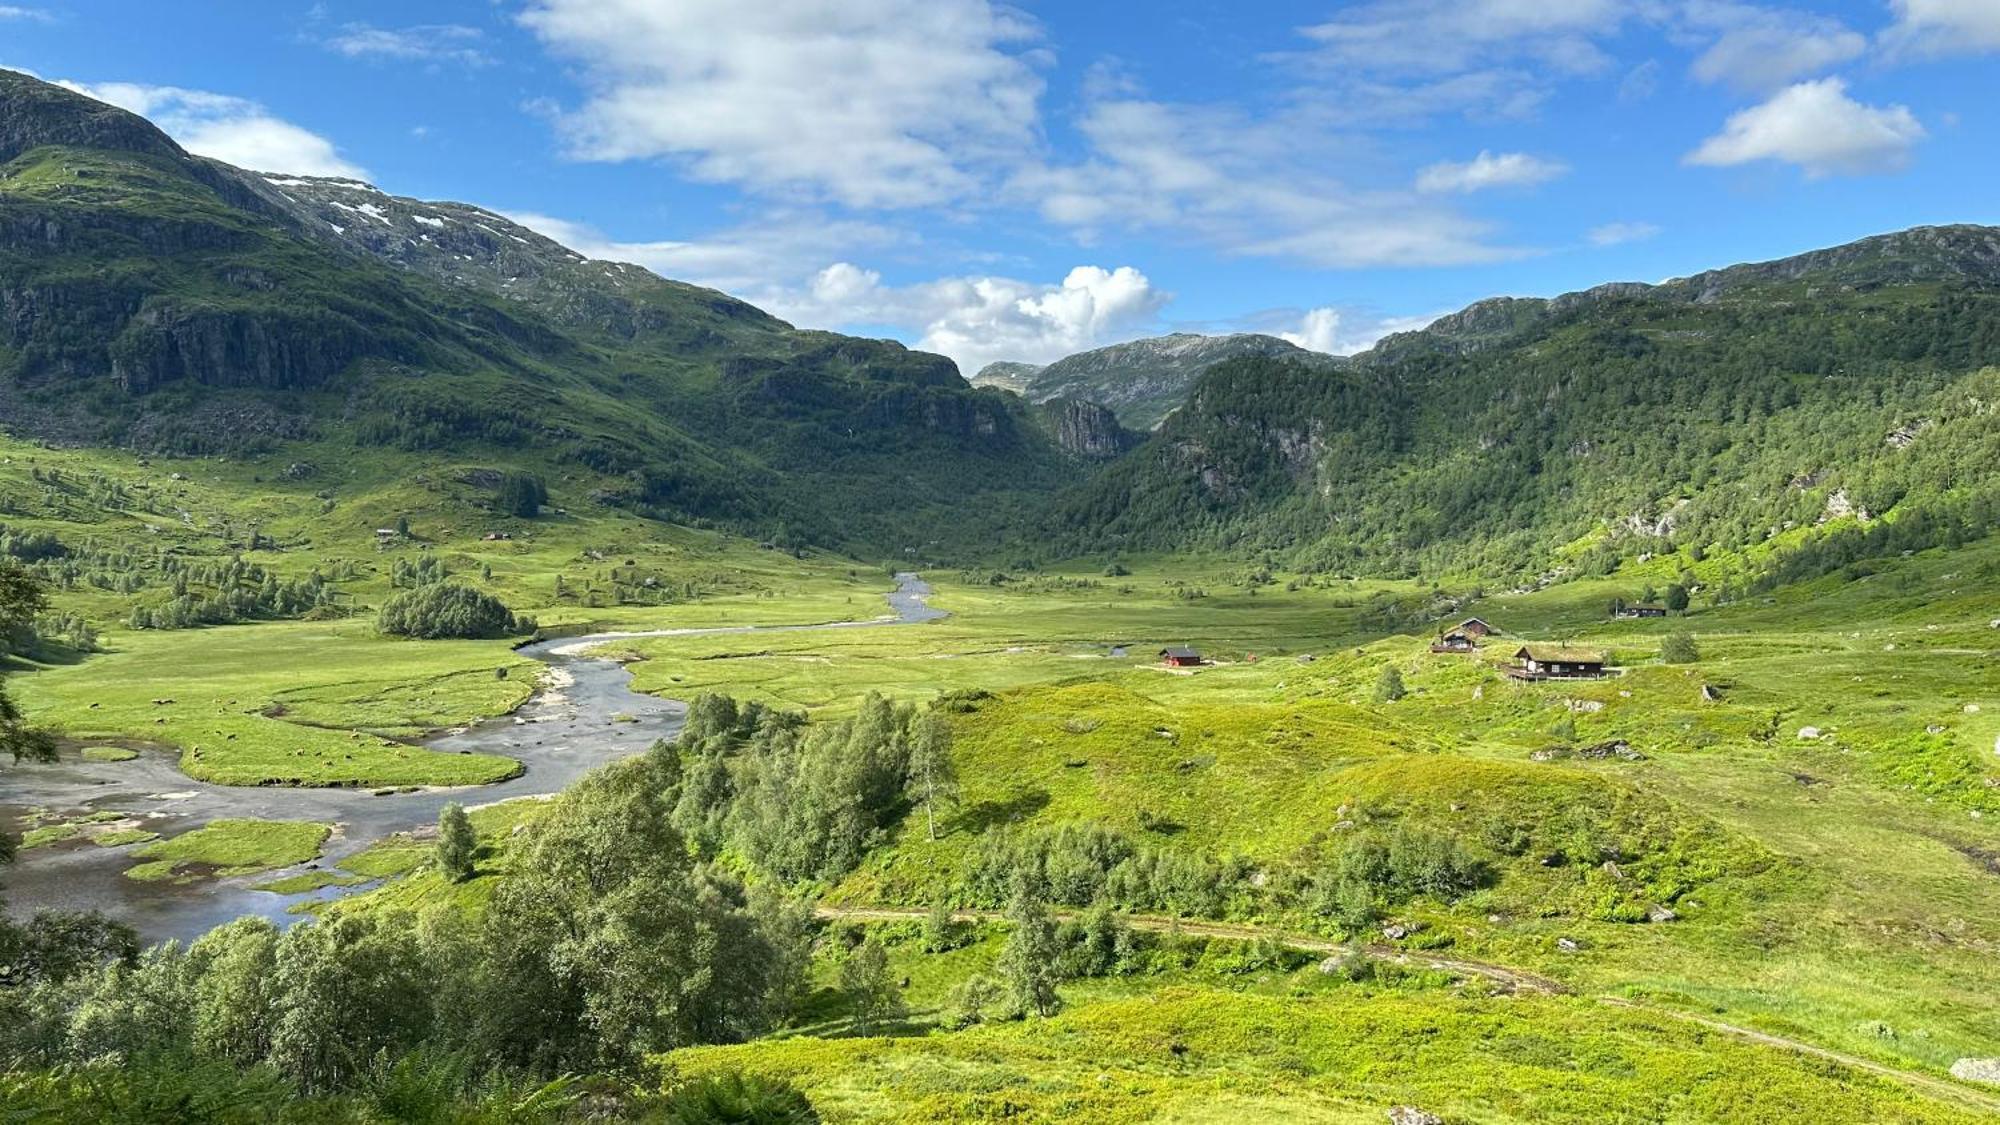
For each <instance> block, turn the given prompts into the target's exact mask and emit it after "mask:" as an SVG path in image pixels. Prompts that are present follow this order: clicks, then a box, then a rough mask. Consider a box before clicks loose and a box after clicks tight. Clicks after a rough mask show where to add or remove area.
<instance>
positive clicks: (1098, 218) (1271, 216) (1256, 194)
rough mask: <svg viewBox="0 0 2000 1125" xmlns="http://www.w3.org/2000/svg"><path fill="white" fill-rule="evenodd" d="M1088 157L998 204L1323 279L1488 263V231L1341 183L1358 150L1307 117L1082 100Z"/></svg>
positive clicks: (1042, 172)
mask: <svg viewBox="0 0 2000 1125" xmlns="http://www.w3.org/2000/svg"><path fill="white" fill-rule="evenodd" d="M1077 124H1078V128H1079V129H1080V131H1081V132H1082V133H1083V135H1084V136H1085V138H1086V139H1087V140H1088V141H1089V143H1090V149H1091V156H1090V157H1089V158H1087V159H1085V160H1083V161H1080V162H1078V163H1075V164H1070V165H1062V166H1039V167H1032V168H1028V169H1024V170H1023V171H1022V172H1021V173H1019V174H1018V175H1017V176H1016V177H1015V179H1014V180H1013V182H1012V183H1011V185H1010V190H1009V197H1010V198H1012V199H1016V200H1019V201H1021V202H1023V203H1026V204H1028V205H1031V206H1033V207H1035V208H1036V209H1037V210H1038V211H1039V212H1040V213H1041V215H1042V216H1043V218H1045V219H1047V220H1048V221H1050V222H1053V223H1055V224H1057V225H1059V226H1063V227H1067V228H1069V229H1071V230H1072V231H1074V232H1076V233H1077V234H1078V235H1079V236H1080V237H1082V238H1083V239H1085V240H1086V241H1089V240H1091V239H1093V238H1095V237H1096V236H1098V235H1099V234H1101V233H1102V232H1103V231H1105V230H1108V229H1113V228H1118V229H1126V230H1141V231H1165V232H1167V233H1169V234H1171V235H1173V236H1176V237H1179V238H1192V239H1194V240H1197V241H1200V242H1203V243H1206V244H1208V245H1211V246H1214V247H1216V248H1218V249H1220V250H1222V251H1223V252H1225V253H1229V254H1236V255H1244V256H1250V257H1270V258H1284V259H1289V260H1294V261H1299V262H1304V263H1307V264H1311V265H1317V266H1326V267H1332V268H1345V267H1363V266H1383V265H1395V266H1420V265H1447V264H1461V263H1466V262H1485V261H1494V260H1497V259H1500V258H1505V257H1510V256H1513V255H1514V254H1515V252H1514V251H1510V250H1508V249H1505V248H1502V247H1495V246H1492V245H1490V244H1489V243H1488V242H1487V241H1486V239H1487V235H1488V234H1489V228H1488V227H1487V225H1486V224H1484V223H1482V222H1479V221H1477V220H1474V219H1470V218H1467V217H1466V216H1464V215H1462V214H1460V213H1458V212H1457V211H1455V210H1452V209H1450V208H1449V207H1447V206H1444V205H1442V204H1440V203H1438V202H1437V201H1434V200H1427V199H1421V198H1418V197H1417V196H1415V195H1414V194H1412V193H1410V192H1407V191H1368V190H1362V189H1358V188H1355V187H1352V186H1349V185H1348V184H1346V183H1345V182H1343V181H1342V180H1341V179H1340V178H1339V177H1338V175H1336V170H1337V169H1338V168H1340V167H1342V166H1344V165H1345V164H1346V163H1347V162H1346V161H1345V160H1344V159H1343V158H1344V157H1345V156H1347V155H1348V154H1349V153H1350V152H1353V151H1356V150H1365V148H1366V147H1367V146H1365V145H1364V144H1362V143H1360V142H1357V141H1355V140H1354V139H1352V138H1349V137H1345V136H1342V135H1340V134H1338V133H1336V132H1332V131H1329V130H1328V129H1326V128H1325V127H1324V126H1323V124H1322V123H1321V122H1319V121H1318V120H1316V119H1314V118H1313V117H1312V116H1311V115H1310V113H1309V112H1307V111H1297V112H1273V113H1267V114H1261V115H1251V114H1246V113H1242V112H1238V111H1235V110H1232V109H1229V108H1226V107H1215V106H1188V105H1174V104H1168V103H1164V102H1156V101H1149V100H1146V99H1144V98H1140V97H1137V96H1132V95H1130V94H1119V95H1118V96H1113V97H1106V98H1100V99H1098V100H1095V101H1093V102H1091V103H1089V104H1088V105H1087V106H1086V108H1085V110H1084V113H1083V115H1082V117H1081V118H1080V119H1079V121H1078V123H1077Z"/></svg>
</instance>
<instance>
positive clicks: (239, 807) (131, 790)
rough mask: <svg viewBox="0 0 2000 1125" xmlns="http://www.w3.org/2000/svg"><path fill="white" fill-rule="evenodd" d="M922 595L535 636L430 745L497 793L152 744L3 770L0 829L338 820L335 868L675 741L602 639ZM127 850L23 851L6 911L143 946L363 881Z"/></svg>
mask: <svg viewBox="0 0 2000 1125" xmlns="http://www.w3.org/2000/svg"><path fill="white" fill-rule="evenodd" d="M930 592H931V591H930V587H929V586H928V585H927V584H926V583H925V582H924V581H923V580H922V579H921V578H919V577H918V576H916V575H914V574H898V575H897V576H896V589H895V590H894V591H893V592H892V593H890V594H889V596H888V599H889V609H890V611H891V612H890V613H889V614H888V615H886V616H883V617H878V618H875V619H874V620H870V621H841V622H834V623H829V624H823V625H770V626H757V625H744V626H735V627H731V628H720V629H662V630H656V631H652V632H635V633H595V634H591V635H588V636H580V637H564V638H559V639H556V640H548V641H539V642H536V643H534V644H530V645H527V646H524V647H523V648H522V649H521V650H520V651H521V653H522V654H523V655H526V656H531V657H534V658H535V659H537V660H540V661H542V662H544V663H545V664H547V665H548V666H549V667H548V671H547V673H546V674H545V677H544V682H543V685H542V687H541V688H540V689H539V690H538V691H536V693H535V694H534V695H533V696H532V697H531V698H530V699H529V700H528V701H527V702H526V703H524V704H523V705H522V706H521V707H520V708H518V709H517V710H515V711H514V712H513V713H512V714H509V715H504V716H501V717H499V718H495V719H489V720H487V721H485V722H482V723H478V724H476V725H474V726H471V727H468V728H465V729H462V730H455V731H451V732H448V733H445V734H442V735H439V736H438V737H435V738H432V739H430V740H429V741H427V742H425V743H424V746H425V747H427V748H428V749H431V750H436V751H439V752H442V753H459V752H461V751H466V752H475V753H481V754H500V755H505V756H506V757H510V758H514V759H516V760H518V761H519V762H520V763H521V764H522V766H523V771H522V773H521V774H520V775H519V776H517V777H514V778H512V779H509V780H507V781H502V782H498V783H495V784H492V785H481V786H472V787H462V788H455V789H427V790H422V791H419V792H414V793H394V794H388V795H384V796H374V795H372V794H370V793H369V792H368V791H367V790H361V789H274V788H241V787H231V786H220V785H209V784H206V783H203V782H199V781H195V780H193V779H191V778H189V777H188V776H187V775H186V774H184V773H182V772H181V771H180V767H179V765H178V758H179V755H178V754H176V753H174V752H172V751H167V750H148V751H145V752H143V753H142V754H141V756H140V757H139V758H137V759H135V760H133V761H129V762H88V761H84V760H83V759H82V758H81V757H80V756H78V754H77V752H75V751H65V752H64V754H63V757H62V759H61V760H60V761H58V762H56V763H54V764H50V765H27V764H23V765H20V766H18V767H11V768H6V769H0V825H10V826H14V827H18V825H19V822H20V821H21V819H22V818H23V817H24V816H25V815H26V814H27V812H28V811H29V810H31V809H35V808H38V807H39V808H48V809H55V810H64V811H78V810H81V811H83V812H115V813H118V814H120V815H121V816H123V817H130V818H134V819H137V820H138V821H140V822H141V824H142V826H143V827H146V828H148V829H151V830H153V831H156V832H160V833H161V834H163V835H175V834H178V833H180V832H185V831H187V830H189V829H192V828H196V827H199V826H200V825H202V824H206V823H208V822H209V821H211V820H216V819H219V818H224V817H259V818H264V819H271V820H310V821H320V822H323V823H329V824H333V825H334V826H335V827H334V834H333V837H332V839H330V840H328V841H327V845H326V847H325V849H324V850H323V851H322V853H321V856H320V858H319V860H318V861H317V862H315V863H314V864H312V865H309V866H310V867H331V866H333V865H334V864H336V863H338V862H339V861H340V860H342V859H344V858H346V857H347V856H350V855H352V854H354V853H355V852H357V851H360V850H361V849H362V848H365V847H367V846H368V845H370V844H372V843H374V842H376V841H377V840H380V839H382V838H384V837H386V836H389V835H392V834H394V833H396V832H401V831H407V830H409V829H413V828H419V827H422V826H424V825H429V824H435V823H437V817H438V813H439V811H440V810H442V809H443V808H444V806H445V805H447V804H450V803H452V802H454V801H456V802H460V803H463V804H466V805H480V804H487V803H490V802H494V801H505V800H510V799H513V798H516V797H534V796H542V795H546V794H551V793H556V792H560V791H561V790H562V789H564V788H565V787H567V786H568V785H569V784H570V783H571V782H573V781H575V780H576V779H577V778H578V777H581V776H582V775H583V774H584V773H586V772H588V771H589V770H591V769H594V768H596V767H597V766H600V765H603V764H604V763H606V762H611V761H616V760H618V759H620V758H624V757H628V756H630V755H632V754H636V753H639V752H640V751H643V750H644V749H645V748H646V747H648V746H650V745H652V744H653V742H654V741H656V740H658V739H662V738H672V737H674V736H675V735H677V734H679V733H680V729H681V725H682V723H683V721H684V719H685V717H686V714H687V707H686V705H685V704H684V703H683V702H681V701H678V700H670V699H661V698H659V697H657V696H651V695H643V694H640V693H638V692H635V691H633V690H632V686H631V684H632V673H631V672H630V671H629V670H628V669H626V668H625V667H624V666H623V665H621V664H619V663H617V662H615V661H612V660H607V659H604V658H602V657H597V656H592V655H590V652H589V650H591V649H593V648H595V647H597V646H599V645H602V644H605V643H607V642H612V641H619V640H637V639H641V638H649V637H703V636H723V635H729V634H740V633H785V632H805V631H814V630H826V629H853V628H865V627H871V626H880V625H911V624H917V623H921V622H925V621H934V620H937V619H938V618H941V617H944V616H946V614H945V613H944V611H943V610H938V609H933V608H931V607H930V606H929V605H928V604H926V601H925V599H926V598H927V596H928V595H929V594H930ZM129 852H130V849H129V848H104V847H99V846H97V845H96V844H93V843H90V842H88V841H86V840H72V841H67V842H64V843H59V844H53V845H46V846H43V847H39V848H35V849H32V850H27V851H23V852H21V853H20V855H19V857H18V862H17V863H15V864H14V865H13V867H12V868H10V869H8V870H7V871H6V872H5V875H4V884H5V890H4V894H5V896H6V898H7V908H8V912H9V913H12V914H16V915H23V916H25V915H28V914H32V913H33V912H35V911H37V910H102V911H104V912H105V913H106V914H109V915H110V916H112V917H114V918H118V919H120V920H122V921H125V922H128V923H130V924H131V925H132V926H134V927H135V928H136V929H138V931H139V933H140V935H141V936H142V937H143V938H145V939H146V940H147V941H164V940H168V939H179V940H183V941H185V940H190V939H192V938H194V937H197V936H199V935H201V934H203V933H205V932H207V931H208V930H210V929H212V928H213V927H215V926H218V925H221V924H222V923H224V922H228V921H230V920H231V919H234V918H238V917H242V916H244V915H253V914H254V915H261V916H263V917H266V918H271V919H273V920H276V921H280V922H283V921H287V920H291V919H295V918H297V917H298V916H299V915H298V914H297V913H296V911H295V909H294V908H296V907H298V906H299V905H300V904H302V903H305V902H308V901H310V900H314V899H325V898H332V897H337V896H339V895H342V894H349V893H352V892H353V891H354V890H357V889H366V888H365V887H361V888H354V887H326V888H322V889H320V890H318V891H313V892H309V893H306V894H301V895H279V894H274V893H272V892H270V891H259V890H254V889H252V885H253V884H257V883H264V882H269V881H270V880H272V879H276V878H280V877H282V876H285V875H290V874H297V873H299V872H301V871H304V870H308V869H309V868H308V867H299V868H292V869H290V870H285V871H270V872H263V873H260V874H258V875H255V876H250V877H245V878H230V879H204V880H198V881H196V882H193V883H186V884H174V883H146V882H139V881H137V880H133V879H127V878H125V875H124V873H125V870H126V869H127V868H128V867H130V866H132V864H133V862H134V861H133V859H132V857H131V856H130V855H129V854H128V853H129Z"/></svg>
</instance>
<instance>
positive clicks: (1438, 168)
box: [1417, 152, 1569, 194]
mask: <svg viewBox="0 0 2000 1125" xmlns="http://www.w3.org/2000/svg"><path fill="white" fill-rule="evenodd" d="M1568 171H1569V169H1568V168H1567V167H1566V166H1564V165H1563V164H1561V163H1558V162H1557V161H1554V160H1544V159H1542V158H1541V157H1538V156H1529V155H1528V154H1527V153H1525V152H1502V153H1493V152H1481V153H1480V154H1479V155H1478V156H1475V157H1473V158H1472V159H1471V160H1469V161H1466V162H1465V163H1463V164H1454V163H1451V162H1449V161H1447V162H1445V163H1442V164H1433V165H1431V166H1430V167H1428V168H1425V169H1424V170H1423V171H1421V172H1419V173H1417V190H1418V191H1421V192H1426V193H1430V194H1437V193H1440V192H1460V193H1465V192H1475V191H1485V190H1486V189H1487V188H1496V187H1527V186H1530V185H1533V184H1543V183H1547V182H1549V181H1550V180H1553V179H1555V178H1557V177H1558V176H1561V175H1563V174H1564V173H1565V172H1568Z"/></svg>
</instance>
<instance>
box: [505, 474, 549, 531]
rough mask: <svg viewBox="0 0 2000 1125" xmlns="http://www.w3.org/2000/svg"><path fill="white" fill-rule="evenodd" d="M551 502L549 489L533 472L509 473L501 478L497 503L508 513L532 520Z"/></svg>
mask: <svg viewBox="0 0 2000 1125" xmlns="http://www.w3.org/2000/svg"><path fill="white" fill-rule="evenodd" d="M548 502H549V490H548V488H547V487H546V486H545V485H543V484H542V478H540V477H538V476H536V475H534V474H533V473H508V474H506V475H505V476H503V477H501V478H500V494H499V497H498V498H497V499H496V500H495V505H496V506H497V507H498V508H499V509H500V510H501V511H502V512H505V513H506V514H508V515H510V516H515V517H517V518H519V519H524V520H531V519H534V518H535V517H536V516H538V515H540V514H541V512H542V505H544V504H546V503H548Z"/></svg>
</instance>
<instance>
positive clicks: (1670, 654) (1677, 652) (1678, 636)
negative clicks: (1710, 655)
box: [1660, 633, 1701, 664]
mask: <svg viewBox="0 0 2000 1125" xmlns="http://www.w3.org/2000/svg"><path fill="white" fill-rule="evenodd" d="M1700 659H1701V650H1700V649H1699V648H1696V647H1695V643H1694V638H1693V637H1692V636H1689V635H1688V634H1686V633H1672V634H1669V635H1668V637H1667V639H1666V640H1664V641H1661V642H1660V662H1661V663H1662V664H1693V663H1694V662H1696V661H1698V660H1700Z"/></svg>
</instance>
